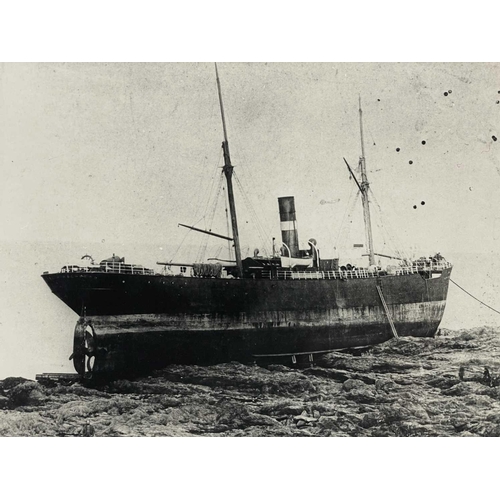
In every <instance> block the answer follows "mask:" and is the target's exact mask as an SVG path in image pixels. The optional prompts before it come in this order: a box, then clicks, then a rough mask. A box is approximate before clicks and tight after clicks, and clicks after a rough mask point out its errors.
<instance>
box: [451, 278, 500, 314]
mask: <svg viewBox="0 0 500 500" xmlns="http://www.w3.org/2000/svg"><path fill="white" fill-rule="evenodd" d="M450 281H451V282H452V283H453V284H454V285H455V286H458V288H460V290H462V291H463V292H465V293H466V294H467V295H470V296H471V297H472V298H473V299H474V300H477V301H478V302H479V303H480V304H482V305H483V306H486V307H487V308H488V309H491V310H492V311H495V312H496V313H498V314H500V311H497V310H496V309H493V307H491V306H489V305H488V304H485V303H484V302H483V301H482V300H479V299H478V298H477V297H474V295H472V293H469V292H468V291H467V290H466V289H465V288H462V287H461V286H460V285H459V284H458V283H455V282H454V281H453V280H452V279H451V278H450Z"/></svg>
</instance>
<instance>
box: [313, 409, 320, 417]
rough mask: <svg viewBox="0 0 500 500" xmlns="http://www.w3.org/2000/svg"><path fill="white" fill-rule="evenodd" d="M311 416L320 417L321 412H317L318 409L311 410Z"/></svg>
mask: <svg viewBox="0 0 500 500" xmlns="http://www.w3.org/2000/svg"><path fill="white" fill-rule="evenodd" d="M313 417H314V418H319V417H321V414H320V413H319V411H318V410H313Z"/></svg>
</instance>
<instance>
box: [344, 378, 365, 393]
mask: <svg viewBox="0 0 500 500" xmlns="http://www.w3.org/2000/svg"><path fill="white" fill-rule="evenodd" d="M365 387H366V384H365V383H364V382H363V381H362V380H357V379H354V378H350V379H347V380H346V381H345V382H344V383H343V384H342V389H343V390H344V391H345V392H349V391H352V390H353V389H364V388H365Z"/></svg>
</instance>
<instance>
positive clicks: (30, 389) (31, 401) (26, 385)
mask: <svg viewBox="0 0 500 500" xmlns="http://www.w3.org/2000/svg"><path fill="white" fill-rule="evenodd" d="M45 399H46V397H45V395H44V394H43V392H42V390H41V386H40V385H39V384H38V383H37V382H33V381H31V380H29V381H27V382H22V383H21V384H19V385H16V386H15V387H13V388H12V389H11V391H10V393H9V401H10V404H11V405H12V406H13V407H16V406H36V405H39V404H41V403H43V401H45Z"/></svg>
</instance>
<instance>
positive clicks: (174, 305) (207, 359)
mask: <svg viewBox="0 0 500 500" xmlns="http://www.w3.org/2000/svg"><path fill="white" fill-rule="evenodd" d="M450 273H451V269H445V270H443V271H442V273H440V274H438V275H435V276H434V277H431V275H428V276H427V275H426V276H424V275H423V274H418V273H415V274H410V275H401V276H380V277H370V278H364V279H346V280H341V279H330V280H329V279H319V280H318V279H311V280H271V279H270V280H251V279H241V280H240V279H217V278H213V279H210V278H208V279H203V278H189V277H166V276H160V275H154V276H151V275H149V276H146V275H137V276H126V275H120V274H104V273H66V274H63V273H56V274H47V275H44V276H43V277H44V279H45V281H46V282H47V284H48V285H49V286H50V288H51V289H52V291H53V292H54V293H55V294H56V295H57V296H58V297H59V298H60V299H61V300H63V301H64V302H65V303H66V304H67V305H68V306H70V307H71V308H72V309H73V310H74V311H75V312H77V313H78V314H80V315H81V316H82V318H81V320H80V322H79V323H80V328H78V327H77V332H78V333H75V345H76V344H77V343H78V342H81V341H82V339H83V336H82V335H83V334H82V331H83V327H84V326H86V325H90V329H91V331H92V336H93V350H92V352H91V356H92V364H91V366H90V365H88V366H87V365H86V364H85V363H84V362H82V359H77V360H75V367H76V368H77V371H79V372H80V373H81V372H85V371H89V370H91V371H92V374H93V375H97V374H103V375H122V376H123V375H130V374H134V373H141V372H146V371H149V370H152V369H157V368H161V367H163V366H166V365H168V364H174V363H176V364H214V363H220V362H225V361H242V362H248V361H259V360H261V361H274V360H281V361H283V362H290V361H291V360H292V359H293V360H295V359H296V357H297V356H300V355H309V354H315V353H324V352H328V351H332V350H335V349H342V348H351V347H360V346H369V345H374V344H378V343H381V342H385V341H387V340H389V339H390V338H392V337H393V332H392V329H391V326H390V322H389V319H388V314H389V316H390V318H391V319H392V321H393V323H394V326H395V329H396V331H397V334H398V335H399V336H418V337H426V336H432V335H434V334H435V332H436V330H437V328H438V327H439V324H440V321H441V318H442V315H443V313H444V308H445V304H446V296H447V291H448V284H449V277H450ZM378 289H379V290H380V291H382V293H383V296H384V298H385V301H386V303H387V312H388V314H387V312H386V310H385V308H384V307H383V304H382V301H381V297H380V294H379V291H378ZM94 347H95V348H94ZM75 351H77V349H76V348H75ZM78 352H79V353H80V355H82V352H83V351H82V349H80V350H79V351H78Z"/></svg>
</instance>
